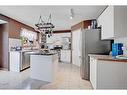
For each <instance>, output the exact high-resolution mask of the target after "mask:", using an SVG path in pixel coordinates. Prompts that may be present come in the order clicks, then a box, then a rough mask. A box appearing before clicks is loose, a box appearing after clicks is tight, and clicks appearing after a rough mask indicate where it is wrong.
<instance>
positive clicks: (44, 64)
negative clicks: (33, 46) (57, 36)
mask: <svg viewBox="0 0 127 95" xmlns="http://www.w3.org/2000/svg"><path fill="white" fill-rule="evenodd" d="M57 65H58V54H57V53H49V54H42V53H31V55H30V77H31V78H32V79H37V80H42V81H47V82H52V81H53V80H54V78H55V76H56V72H57Z"/></svg>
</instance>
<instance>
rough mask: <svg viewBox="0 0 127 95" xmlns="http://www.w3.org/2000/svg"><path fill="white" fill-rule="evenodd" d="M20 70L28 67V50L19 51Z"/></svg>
mask: <svg viewBox="0 0 127 95" xmlns="http://www.w3.org/2000/svg"><path fill="white" fill-rule="evenodd" d="M20 63H21V64H20V70H21V71H22V70H24V69H26V68H28V67H30V54H29V52H21V62H20Z"/></svg>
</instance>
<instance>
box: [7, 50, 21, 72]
mask: <svg viewBox="0 0 127 95" xmlns="http://www.w3.org/2000/svg"><path fill="white" fill-rule="evenodd" d="M9 59H10V66H9V70H10V71H12V72H20V63H21V62H20V60H21V53H20V52H16V51H12V52H10V58H9Z"/></svg>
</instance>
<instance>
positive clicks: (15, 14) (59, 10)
mask: <svg viewBox="0 0 127 95" xmlns="http://www.w3.org/2000/svg"><path fill="white" fill-rule="evenodd" d="M71 8H72V9H73V11H74V18H73V19H70V15H71V13H70V9H71ZM105 8H106V6H97V5H96V6H88V5H87V6H86V5H84V6H0V13H2V14H4V15H6V16H9V17H11V18H13V19H16V20H18V21H20V22H22V23H25V24H27V25H29V26H32V27H35V26H34V25H35V23H38V20H39V16H40V14H41V15H42V19H43V20H44V21H46V20H47V19H48V16H49V14H50V13H51V14H52V23H53V24H54V25H55V30H66V29H70V28H71V26H72V25H75V24H77V23H79V22H81V21H83V20H88V19H96V18H97V17H98V16H99V15H100V14H101V13H102V11H103V10H104V9H105Z"/></svg>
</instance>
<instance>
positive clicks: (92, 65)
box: [90, 57, 97, 89]
mask: <svg viewBox="0 0 127 95" xmlns="http://www.w3.org/2000/svg"><path fill="white" fill-rule="evenodd" d="M96 66H97V60H96V59H94V58H92V57H90V82H91V84H92V86H93V88H94V89H95V88H97V87H96V86H97V74H96V73H97V67H96Z"/></svg>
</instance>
